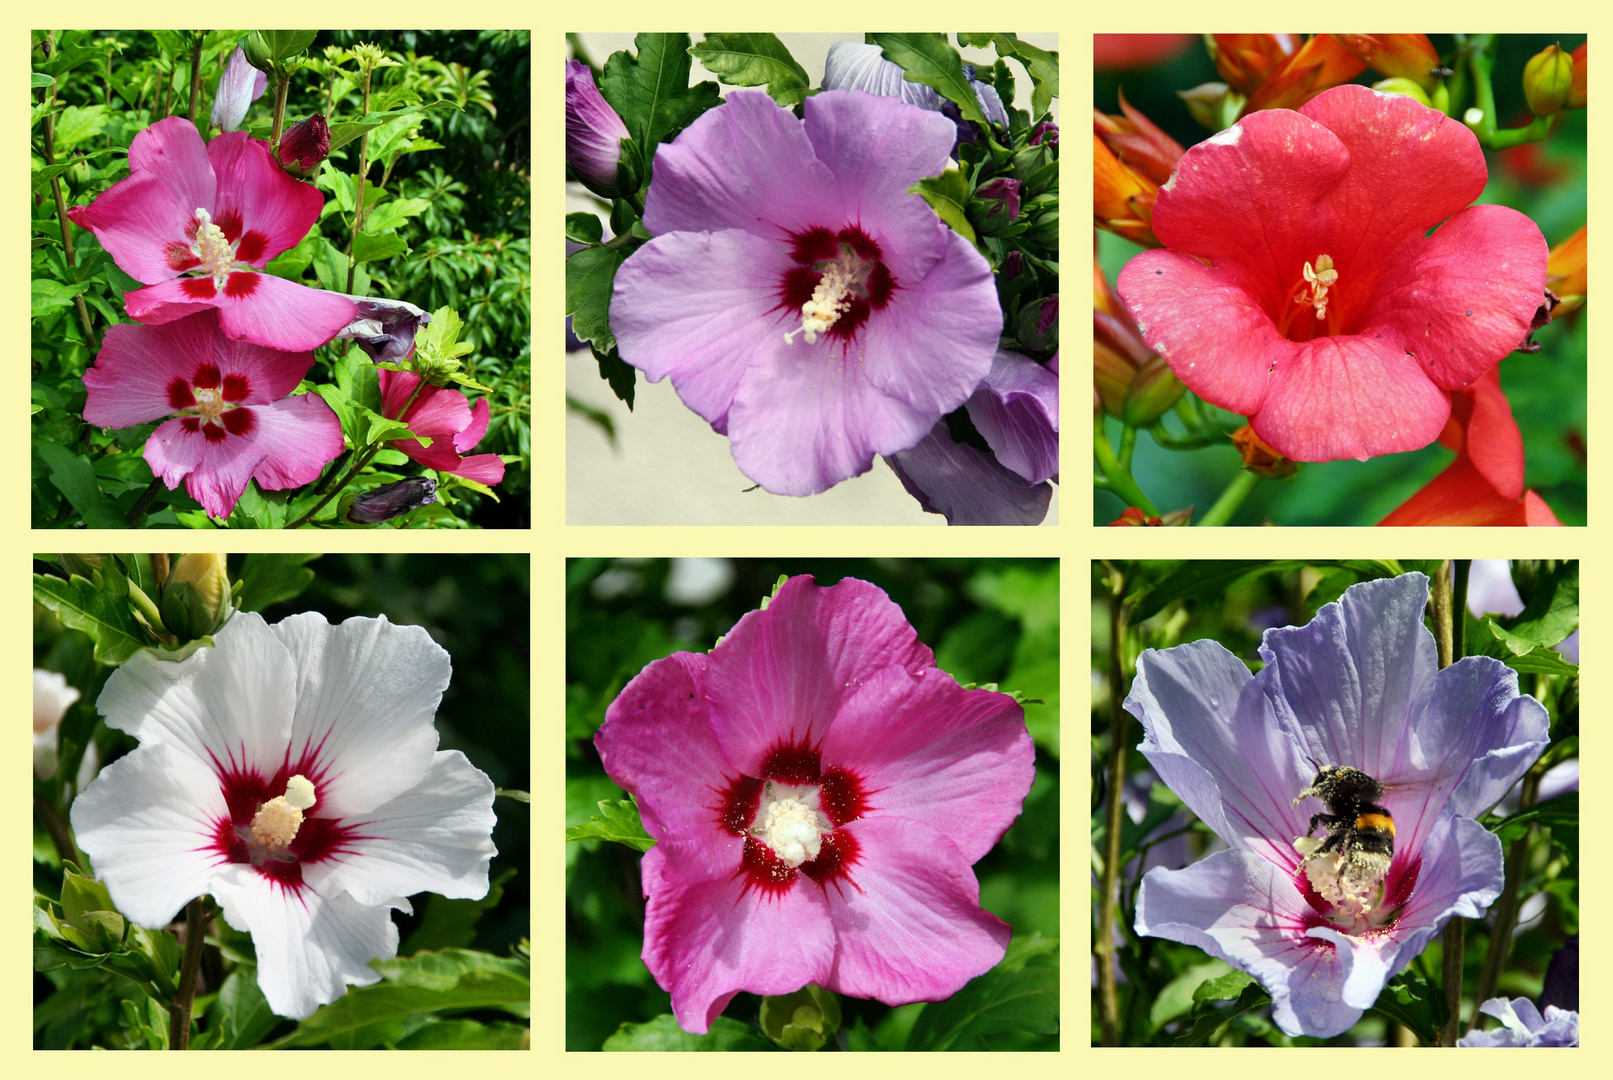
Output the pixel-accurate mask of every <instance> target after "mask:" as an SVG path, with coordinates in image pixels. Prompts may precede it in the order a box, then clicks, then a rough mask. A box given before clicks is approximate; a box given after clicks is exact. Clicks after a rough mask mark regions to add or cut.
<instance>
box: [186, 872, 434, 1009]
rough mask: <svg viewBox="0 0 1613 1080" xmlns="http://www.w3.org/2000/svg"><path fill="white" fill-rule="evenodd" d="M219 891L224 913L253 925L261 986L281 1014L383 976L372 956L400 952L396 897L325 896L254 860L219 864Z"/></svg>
mask: <svg viewBox="0 0 1613 1080" xmlns="http://www.w3.org/2000/svg"><path fill="white" fill-rule="evenodd" d="M213 896H214V898H215V899H217V900H218V902H219V905H220V906H221V907H222V908H223V910H224V920H225V921H226V922H228V923H229V924H230V925H231V926H233V927H234V928H235V929H237V930H242V931H247V932H250V933H251V935H252V945H253V948H254V950H255V951H256V953H257V959H258V985H259V986H260V987H262V989H263V996H264V997H265V998H266V999H268V1002H269V1008H270V1009H272V1010H274V1012H275V1015H277V1016H289V1017H291V1018H292V1019H294V1020H301V1019H304V1018H306V1017H308V1016H311V1015H312V1014H313V1012H314V1010H315V1009H317V1008H319V1006H321V1005H324V1004H327V1003H329V1002H332V1001H335V1000H336V999H337V998H339V997H341V996H342V995H343V994H345V993H347V987H348V986H349V985H353V986H369V985H370V984H371V983H375V982H379V981H380V980H381V973H380V972H378V971H376V970H375V969H374V968H372V967H370V961H371V960H389V959H391V958H392V957H394V956H396V955H397V954H398V928H397V925H396V924H395V923H393V921H392V911H391V909H392V908H393V907H397V908H401V909H403V910H405V911H407V910H408V902H407V901H405V900H403V899H402V898H398V899H396V900H394V901H393V902H391V903H389V904H383V905H380V906H377V907H370V906H366V905H364V904H360V903H359V902H358V901H356V900H354V899H353V898H352V897H351V896H347V895H345V894H343V895H341V896H335V897H324V896H320V895H319V894H318V893H316V892H314V890H313V889H310V888H307V887H306V886H300V885H299V886H297V887H295V888H289V889H288V888H287V887H285V886H284V885H281V884H279V883H277V882H274V881H271V880H270V879H269V878H267V877H264V876H263V875H262V874H260V873H258V871H257V870H256V869H254V868H253V867H251V866H244V865H240V864H235V863H232V864H230V865H227V866H224V867H220V868H219V871H218V877H217V880H216V881H215V882H214V883H213Z"/></svg>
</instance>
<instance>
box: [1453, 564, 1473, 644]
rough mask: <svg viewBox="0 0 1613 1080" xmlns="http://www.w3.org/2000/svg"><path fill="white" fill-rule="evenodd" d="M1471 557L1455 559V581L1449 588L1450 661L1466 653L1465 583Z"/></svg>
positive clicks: (1470, 566)
mask: <svg viewBox="0 0 1613 1080" xmlns="http://www.w3.org/2000/svg"><path fill="white" fill-rule="evenodd" d="M1472 572H1473V560H1472V559H1457V560H1456V583H1455V585H1454V586H1453V587H1452V588H1451V663H1453V664H1454V663H1456V661H1458V660H1460V659H1461V658H1462V657H1464V656H1466V655H1467V583H1468V579H1469V577H1470V576H1471V575H1472Z"/></svg>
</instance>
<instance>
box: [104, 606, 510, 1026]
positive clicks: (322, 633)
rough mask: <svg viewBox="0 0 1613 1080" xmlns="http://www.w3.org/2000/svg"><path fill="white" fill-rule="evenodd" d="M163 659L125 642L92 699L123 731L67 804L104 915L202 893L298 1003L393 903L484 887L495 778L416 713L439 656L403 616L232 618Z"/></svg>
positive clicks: (356, 962) (427, 699) (282, 1005)
mask: <svg viewBox="0 0 1613 1080" xmlns="http://www.w3.org/2000/svg"><path fill="white" fill-rule="evenodd" d="M215 641H216V643H217V644H216V645H215V646H214V647H212V648H202V649H199V650H197V651H196V652H195V653H194V654H193V655H191V656H190V657H188V658H186V659H185V660H182V661H179V662H177V663H175V662H172V661H167V660H158V659H156V658H155V657H154V656H153V655H152V654H151V653H150V652H140V653H137V654H135V656H134V658H133V659H131V660H130V661H128V662H127V663H126V664H124V665H123V666H122V667H120V668H118V670H117V671H115V672H113V673H112V676H111V678H109V679H108V680H107V683H106V688H105V689H104V690H103V691H102V692H101V697H100V699H99V700H98V701H97V702H96V706H97V708H99V709H100V710H101V713H102V715H104V716H105V717H106V721H107V723H108V724H109V725H110V726H112V727H114V728H117V729H118V730H120V731H125V732H128V733H129V734H131V735H133V736H134V737H135V738H136V739H138V740H139V741H140V745H139V747H138V748H136V749H135V750H134V751H133V752H131V753H129V754H127V755H126V756H124V757H123V758H120V759H119V760H118V761H116V762H113V763H112V764H111V765H109V766H107V767H106V768H105V769H103V770H101V773H100V775H99V776H98V777H97V778H96V780H95V782H94V783H92V784H91V785H90V786H89V787H88V788H87V789H86V790H85V792H84V794H83V795H81V796H79V798H78V799H77V800H76V801H75V802H74V803H73V810H72V819H73V828H74V830H75V833H76V835H77V837H78V842H79V846H80V847H81V848H82V849H83V850H84V852H85V853H86V854H87V855H89V856H90V858H91V860H92V861H93V863H94V867H95V871H96V875H97V877H99V879H100V880H101V881H103V882H105V884H106V886H107V889H108V891H109V892H110V893H111V895H112V900H113V902H114V903H115V904H116V905H117V907H118V910H119V911H120V912H122V913H123V914H124V915H125V916H127V917H128V918H129V919H131V920H133V921H134V922H136V923H139V924H140V925H141V926H147V927H153V928H155V927H161V926H164V925H166V924H167V923H168V922H169V921H170V920H172V919H173V918H174V916H175V915H176V914H177V913H178V911H179V910H180V908H182V907H183V906H184V905H185V903H186V902H187V901H188V900H191V899H192V898H194V897H197V896H201V895H203V894H204V893H205V894H211V895H212V896H213V897H214V899H216V900H217V901H218V902H219V904H220V905H221V906H222V907H223V910H224V918H225V919H226V920H227V921H228V922H229V924H230V925H231V926H233V927H235V928H236V929H237V930H243V931H246V932H248V933H250V934H251V935H252V943H253V945H254V946H255V948H256V950H257V964H258V984H259V986H261V987H262V988H263V994H264V997H266V998H267V999H268V1002H269V1007H270V1008H271V1009H273V1010H274V1011H275V1012H276V1013H277V1014H279V1015H281V1016H290V1017H296V1018H302V1017H306V1016H308V1015H309V1014H311V1013H312V1012H313V1011H314V1010H315V1009H316V1008H318V1007H319V1006H320V1005H322V1004H324V1003H326V1002H330V1001H334V1000H335V999H336V998H338V997H340V996H341V995H342V994H344V993H346V991H347V986H348V985H349V984H352V985H359V986H363V985H368V984H370V983H373V982H375V981H377V980H378V979H379V978H380V975H379V973H378V972H376V971H375V970H374V969H373V968H371V967H370V966H369V962H370V961H371V960H374V959H385V958H390V957H392V956H394V955H396V953H397V948H398V929H397V927H396V926H395V925H394V924H393V922H392V918H391V912H392V910H393V909H394V908H397V909H399V910H403V911H408V910H409V902H408V900H407V897H409V896H411V895H413V894H415V893H418V892H424V891H430V892H437V893H441V894H442V895H444V896H448V897H455V898H476V897H480V896H483V895H485V894H486V892H487V867H488V861H489V860H490V859H491V858H492V856H493V854H494V850H493V843H492V836H491V834H492V828H493V784H492V781H490V780H489V779H488V778H487V776H486V775H485V774H483V773H482V772H481V771H479V770H478V769H477V768H476V767H475V766H473V765H471V763H470V762H469V760H467V759H466V757H465V755H463V754H461V753H460V752H459V751H457V750H448V751H443V750H438V749H437V732H436V730H435V729H434V728H433V727H432V719H433V716H434V714H435V712H436V709H437V703H438V701H439V700H440V699H441V697H442V692H443V689H444V688H445V687H447V685H448V678H449V673H450V667H449V661H448V654H447V653H445V652H444V651H443V650H442V648H441V647H440V646H438V645H437V644H436V643H435V642H433V641H432V640H431V637H430V635H428V634H427V633H426V632H425V631H424V630H422V629H421V628H420V627H417V626H396V625H394V624H392V623H390V622H388V621H387V620H386V619H385V618H379V619H362V618H355V619H349V620H347V621H346V622H344V623H342V624H341V625H339V626H332V625H330V624H329V623H327V622H326V621H325V619H324V617H323V616H322V615H318V614H314V613H308V614H303V615H293V616H292V617H291V618H289V619H286V620H284V621H283V622H280V623H277V624H275V625H274V626H270V625H268V624H267V623H265V622H264V621H263V618H262V617H261V616H259V615H258V614H256V613H254V612H245V613H242V614H241V615H238V616H237V617H236V618H234V619H233V620H231V621H230V623H229V624H228V625H227V626H225V627H224V628H223V629H222V630H220V631H219V632H218V634H217V635H216V637H215Z"/></svg>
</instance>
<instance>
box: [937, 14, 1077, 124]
mask: <svg viewBox="0 0 1613 1080" xmlns="http://www.w3.org/2000/svg"><path fill="white" fill-rule="evenodd" d="M958 44H959V45H967V46H975V47H978V48H985V47H986V46H988V45H990V46H992V47H993V48H995V49H996V50H997V55H998V56H1004V57H1008V56H1011V57H1013V58H1014V59H1015V60H1018V61H1019V62H1020V63H1021V64H1023V65H1024V66H1025V70H1026V71H1027V72H1029V73H1030V77H1031V83H1032V86H1033V89H1032V91H1031V119H1033V120H1034V119H1035V118H1037V117H1039V116H1041V115H1042V114H1043V113H1045V112H1046V111H1047V107H1048V105H1050V104H1051V103H1052V100H1053V99H1054V98H1056V97H1058V96H1059V54H1058V53H1056V52H1048V51H1047V50H1045V49H1039V48H1037V47H1036V46H1035V45H1031V44H1029V43H1028V42H1024V41H1021V40H1019V36H1018V35H1017V34H959V35H958ZM1009 103H1010V102H1009V99H1008V98H1004V99H1003V104H1005V105H1007V104H1009Z"/></svg>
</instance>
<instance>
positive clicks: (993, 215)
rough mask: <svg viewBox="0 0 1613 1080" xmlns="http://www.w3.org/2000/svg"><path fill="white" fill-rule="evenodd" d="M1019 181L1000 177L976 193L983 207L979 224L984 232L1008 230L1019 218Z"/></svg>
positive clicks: (983, 185) (981, 187) (984, 185)
mask: <svg viewBox="0 0 1613 1080" xmlns="http://www.w3.org/2000/svg"><path fill="white" fill-rule="evenodd" d="M1019 187H1020V185H1019V181H1018V180H1015V179H1013V178H1011V177H1007V176H999V177H998V178H997V179H995V180H993V181H991V182H990V183H988V184H982V185H981V186H980V187H979V188H978V189H977V190H976V191H975V198H976V199H978V200H980V202H981V203H982V204H984V205H983V208H982V211H981V213H980V214H979V222H978V224H979V225H980V227H981V231H982V232H987V233H993V232H997V231H999V230H1001V229H1005V228H1007V227H1008V226H1009V225H1011V224H1012V223H1013V220H1014V219H1015V218H1016V217H1018V216H1019Z"/></svg>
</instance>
